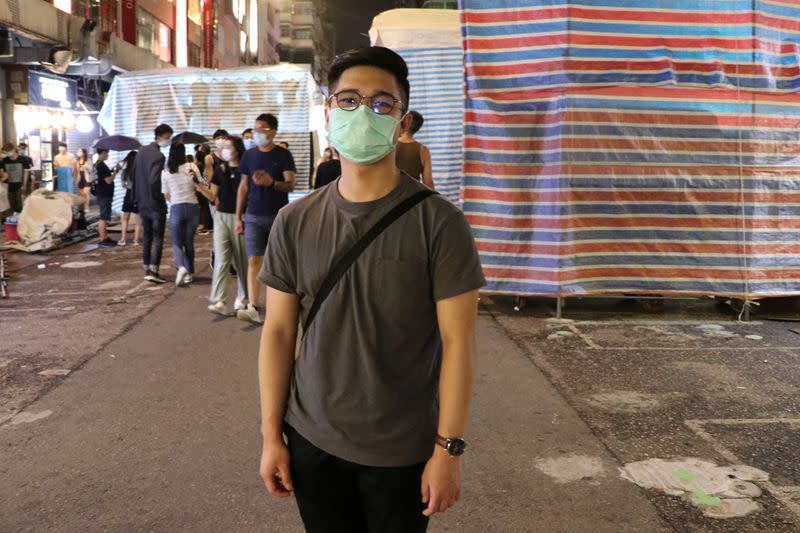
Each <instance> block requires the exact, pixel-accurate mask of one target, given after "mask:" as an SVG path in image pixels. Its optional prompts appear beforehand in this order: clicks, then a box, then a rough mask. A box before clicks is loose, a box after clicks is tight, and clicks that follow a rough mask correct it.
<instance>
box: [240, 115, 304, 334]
mask: <svg viewBox="0 0 800 533" xmlns="http://www.w3.org/2000/svg"><path fill="white" fill-rule="evenodd" d="M277 133H278V119H277V118H276V117H275V116H274V115H271V114H269V113H264V114H262V115H259V116H258V118H256V121H255V126H254V127H253V139H255V141H256V147H255V148H252V149H250V150H248V151H246V152H245V154H244V156H243V157H242V162H241V163H240V164H239V171H240V172H241V175H242V179H241V183H240V184H239V190H238V192H237V194H236V233H238V234H240V235H244V245H245V251H246V252H247V294H248V295H249V296H250V303H249V304H248V306H247V308H246V309H242V310H240V311H238V312H237V314H236V316H237V318H239V320H244V321H249V322H253V323H256V324H260V323H261V317H260V315H259V314H258V309H257V306H258V294H259V292H260V291H259V281H258V273H259V271H260V270H261V265H262V264H263V262H264V252H265V251H266V249H267V239H268V238H269V234H270V230H271V229H272V223H273V222H274V221H275V216H276V215H277V214H278V211H280V209H281V208H283V207H284V206H286V205H288V203H289V193H290V192H292V191H294V185H295V165H294V159H293V158H292V154H290V153H289V151H288V150H286V149H285V148H281V147H280V146H277V145H276V144H275V135H276V134H277Z"/></svg>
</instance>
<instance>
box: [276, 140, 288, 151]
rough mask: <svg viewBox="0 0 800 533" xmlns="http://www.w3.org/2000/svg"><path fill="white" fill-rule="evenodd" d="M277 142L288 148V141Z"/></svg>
mask: <svg viewBox="0 0 800 533" xmlns="http://www.w3.org/2000/svg"><path fill="white" fill-rule="evenodd" d="M278 144H283V145H284V148H286V149H288V148H289V143H287V142H286V141H281V142H279V143H278Z"/></svg>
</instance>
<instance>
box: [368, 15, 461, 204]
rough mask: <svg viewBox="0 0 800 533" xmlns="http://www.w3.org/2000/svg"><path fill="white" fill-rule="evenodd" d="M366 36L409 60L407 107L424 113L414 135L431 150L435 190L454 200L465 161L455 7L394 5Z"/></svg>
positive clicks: (374, 22) (458, 37)
mask: <svg viewBox="0 0 800 533" xmlns="http://www.w3.org/2000/svg"><path fill="white" fill-rule="evenodd" d="M370 37H371V39H372V43H373V44H376V45H380V46H386V47H388V48H391V49H392V50H394V51H395V52H397V53H398V54H400V55H401V56H402V57H403V59H405V61H406V63H407V64H408V71H409V83H410V84H411V101H410V103H409V109H414V110H416V111H419V112H420V113H422V116H423V117H424V118H425V123H424V125H423V126H422V129H421V130H420V131H419V133H417V134H416V135H415V136H414V138H415V139H416V140H417V141H419V142H421V143H422V144H424V145H425V146H427V147H428V148H429V149H430V151H431V160H432V173H433V180H434V184H435V186H436V190H437V191H438V192H439V193H441V194H442V195H444V196H446V197H447V198H449V199H450V200H451V201H453V202H456V203H457V202H458V201H459V197H460V194H461V186H462V183H463V174H462V164H463V161H464V144H463V141H462V139H463V134H464V122H463V119H464V68H463V62H464V53H463V50H462V48H461V37H460V31H459V20H458V13H457V12H456V11H452V10H442V9H393V10H391V11H387V12H385V13H381V14H380V15H378V16H377V17H375V20H374V21H373V25H372V28H371V29H370Z"/></svg>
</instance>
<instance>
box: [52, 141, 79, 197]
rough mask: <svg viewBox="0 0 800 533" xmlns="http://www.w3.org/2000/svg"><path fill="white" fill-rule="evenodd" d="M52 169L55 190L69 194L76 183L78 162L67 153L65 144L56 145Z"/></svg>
mask: <svg viewBox="0 0 800 533" xmlns="http://www.w3.org/2000/svg"><path fill="white" fill-rule="evenodd" d="M53 168H54V169H55V171H56V190H57V191H62V192H68V193H71V192H72V191H73V190H74V185H75V184H77V182H78V160H77V159H76V158H75V156H74V155H72V154H71V153H69V152H68V151H67V145H66V144H65V143H58V154H56V156H55V157H54V158H53Z"/></svg>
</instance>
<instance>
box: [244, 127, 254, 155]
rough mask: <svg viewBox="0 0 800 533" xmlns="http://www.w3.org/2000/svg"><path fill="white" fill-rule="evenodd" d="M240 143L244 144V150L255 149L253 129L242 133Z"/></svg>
mask: <svg viewBox="0 0 800 533" xmlns="http://www.w3.org/2000/svg"><path fill="white" fill-rule="evenodd" d="M242 143H244V149H245V150H249V149H250V148H255V147H256V142H255V141H254V140H253V128H247V129H246V130H244V131H243V132H242Z"/></svg>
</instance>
